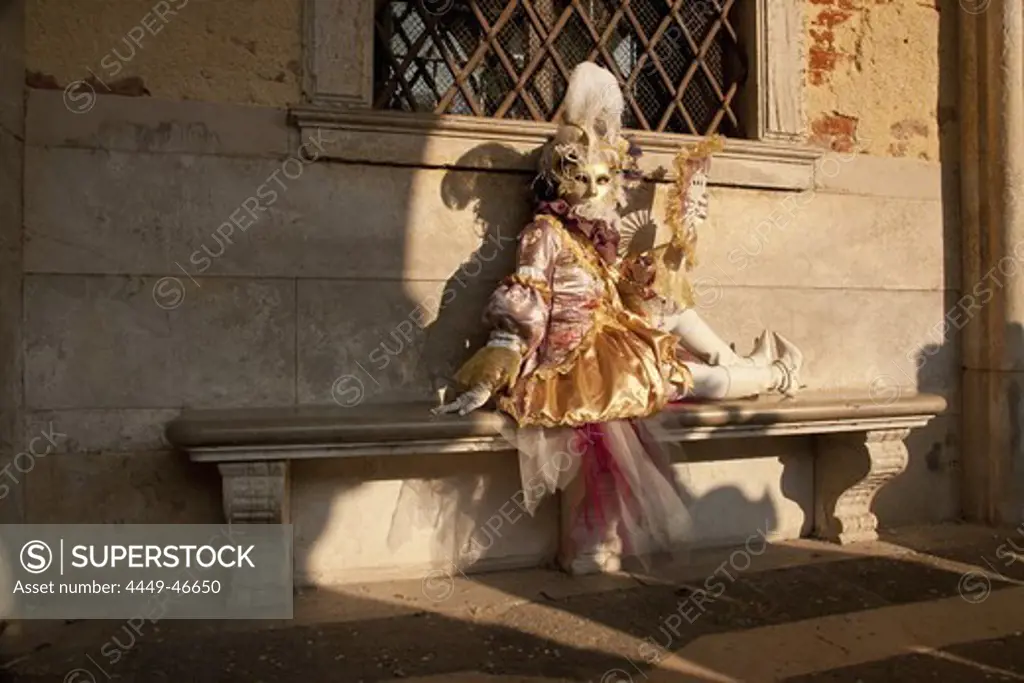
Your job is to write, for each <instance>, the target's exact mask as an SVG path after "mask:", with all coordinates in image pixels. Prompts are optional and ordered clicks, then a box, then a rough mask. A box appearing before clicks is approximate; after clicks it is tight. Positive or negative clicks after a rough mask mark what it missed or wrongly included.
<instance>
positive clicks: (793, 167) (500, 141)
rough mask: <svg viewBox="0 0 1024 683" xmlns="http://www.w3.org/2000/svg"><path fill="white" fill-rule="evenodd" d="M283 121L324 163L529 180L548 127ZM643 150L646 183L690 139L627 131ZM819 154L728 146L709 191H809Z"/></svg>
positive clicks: (426, 120)
mask: <svg viewBox="0 0 1024 683" xmlns="http://www.w3.org/2000/svg"><path fill="white" fill-rule="evenodd" d="M289 119H290V120H291V121H292V123H293V124H295V125H297V126H298V127H299V128H300V130H301V135H302V137H303V138H305V137H306V136H308V135H310V134H316V131H317V129H321V130H329V131H331V132H330V134H325V135H324V138H326V139H329V142H327V144H326V149H327V153H326V156H327V157H328V158H331V159H337V160H339V161H347V162H353V163H377V164H380V163H384V164H397V165H403V166H432V167H458V168H469V169H480V170H490V171H523V172H532V171H533V169H534V168H535V167H536V157H535V154H536V153H537V150H538V149H539V147H540V146H541V145H542V144H544V142H545V141H546V140H547V138H548V136H550V135H551V134H552V133H553V132H554V130H555V126H554V124H550V123H537V122H534V121H503V120H497V119H486V118H478V117H472V116H450V115H448V116H434V115H424V114H406V113H402V112H387V111H369V110H358V109H331V108H326V107H314V106H307V107H295V108H293V109H291V110H290V111H289ZM630 134H632V135H635V138H636V141H637V143H638V144H639V145H640V146H641V147H642V148H643V150H644V156H643V158H642V159H641V167H642V168H643V171H644V173H645V174H647V175H648V176H649V177H661V178H665V179H669V178H671V169H672V158H673V156H674V155H675V154H676V152H677V151H678V149H679V147H680V145H682V144H685V143H690V142H694V141H696V140H698V139H699V138H697V137H695V136H692V135H674V134H666V133H645V132H640V131H630ZM823 154H824V152H823V151H822V150H819V149H816V148H813V147H809V146H806V145H798V144H793V143H784V142H759V141H752V140H739V139H729V140H727V141H726V146H725V149H724V150H723V151H722V152H721V153H719V154H717V155H716V156H715V164H713V166H712V171H711V183H712V184H714V185H725V186H732V187H745V188H758V189H773V190H810V189H813V187H814V183H815V181H814V175H815V163H816V162H817V160H818V159H819V158H821V157H822V156H823Z"/></svg>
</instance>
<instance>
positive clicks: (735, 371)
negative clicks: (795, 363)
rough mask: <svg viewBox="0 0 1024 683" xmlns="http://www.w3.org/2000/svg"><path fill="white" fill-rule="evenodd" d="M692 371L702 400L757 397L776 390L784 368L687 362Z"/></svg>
mask: <svg viewBox="0 0 1024 683" xmlns="http://www.w3.org/2000/svg"><path fill="white" fill-rule="evenodd" d="M686 367H688V368H689V369H690V372H691V373H692V374H693V396H695V397H696V398H700V399H711V400H720V399H730V398H747V397H750V396H758V395H760V394H763V393H765V392H768V391H773V390H775V389H776V388H777V387H779V386H780V385H781V383H782V381H783V380H782V371H781V370H779V368H777V367H774V366H769V367H767V368H756V367H752V368H747V367H742V366H733V367H727V366H724V365H701V364H699V363H687V364H686Z"/></svg>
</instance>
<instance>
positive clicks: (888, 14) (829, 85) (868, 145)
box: [804, 0, 957, 161]
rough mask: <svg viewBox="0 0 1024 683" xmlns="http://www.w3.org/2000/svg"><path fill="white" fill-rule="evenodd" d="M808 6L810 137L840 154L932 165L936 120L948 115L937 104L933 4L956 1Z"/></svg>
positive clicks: (845, 1)
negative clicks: (858, 153)
mask: <svg viewBox="0 0 1024 683" xmlns="http://www.w3.org/2000/svg"><path fill="white" fill-rule="evenodd" d="M806 2H807V10H806V13H805V15H804V16H805V21H806V24H807V36H808V69H807V112H808V121H809V125H810V133H811V136H812V139H813V140H814V141H815V142H816V143H818V144H821V145H823V146H830V147H832V148H833V149H837V150H841V151H846V150H849V149H856V150H858V151H864V152H867V153H869V154H874V155H879V156H894V157H911V158H917V159H926V160H929V161H938V160H939V122H940V119H944V118H946V117H947V116H948V111H947V110H946V109H945V108H943V109H941V110H940V105H939V102H940V92H939V87H940V49H939V48H940V41H939V34H940V23H939V22H940V16H941V15H940V7H939V6H940V4H941V5H942V9H944V10H945V11H947V12H952V11H955V10H956V9H957V8H956V4H955V3H943V2H942V1H941V0H930V1H928V2H921V1H920V0H806ZM948 19H951V18H948ZM944 47H945V48H947V49H948V47H950V46H946V45H944Z"/></svg>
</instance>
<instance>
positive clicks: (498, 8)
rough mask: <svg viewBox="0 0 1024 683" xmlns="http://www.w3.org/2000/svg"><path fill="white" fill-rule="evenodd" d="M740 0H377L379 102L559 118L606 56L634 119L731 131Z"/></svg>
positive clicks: (639, 124)
mask: <svg viewBox="0 0 1024 683" xmlns="http://www.w3.org/2000/svg"><path fill="white" fill-rule="evenodd" d="M737 5H738V0H624V1H622V2H615V1H613V0H380V1H379V2H378V4H377V10H376V16H375V24H376V41H375V65H374V68H375V73H374V77H375V78H374V86H375V92H374V106H375V107H376V108H378V109H397V110H402V111H410V112H430V113H435V114H463V115H470V116H486V117H494V118H499V119H525V120H532V121H552V120H555V119H556V118H557V117H558V115H559V114H560V105H561V102H562V99H563V97H564V95H565V88H566V86H567V84H568V79H569V74H570V73H571V71H572V69H573V67H575V66H576V65H577V64H579V63H580V62H582V61H593V62H597V63H598V64H600V65H602V66H604V67H606V68H608V69H609V70H610V71H611V72H612V73H613V74H615V76H616V78H617V79H618V80H619V83H620V84H621V85H622V87H623V92H624V94H625V95H626V115H625V124H626V126H627V127H629V128H633V129H639V130H650V131H657V132H669V133H689V134H694V135H707V134H710V133H714V132H718V133H722V134H724V135H731V136H735V135H738V131H739V130H740V125H739V120H738V119H737V116H736V113H735V112H734V99H735V97H736V95H737V93H738V90H739V88H740V86H741V85H742V84H743V82H744V81H745V80H746V71H747V69H746V64H745V60H744V58H743V51H742V50H741V49H740V44H739V38H738V36H737V32H736V29H735V27H734V23H735V17H734V16H733V15H734V14H735V10H736V6H737Z"/></svg>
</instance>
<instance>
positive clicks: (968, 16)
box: [957, 0, 1024, 524]
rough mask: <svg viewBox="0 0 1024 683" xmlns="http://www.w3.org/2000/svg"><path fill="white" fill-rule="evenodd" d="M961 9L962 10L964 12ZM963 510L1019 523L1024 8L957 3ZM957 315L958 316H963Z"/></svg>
mask: <svg viewBox="0 0 1024 683" xmlns="http://www.w3.org/2000/svg"><path fill="white" fill-rule="evenodd" d="M965 5H966V8H965ZM957 10H958V12H957V17H958V20H959V22H960V55H959V64H960V69H961V72H960V106H959V107H958V111H959V116H960V135H961V139H960V145H961V147H960V152H961V159H960V161H961V165H960V171H961V209H960V210H961V223H962V230H963V270H962V272H963V282H962V288H963V295H964V296H963V298H962V299H961V304H959V308H960V309H961V313H962V315H960V316H959V317H960V318H961V320H962V319H963V318H965V317H966V318H967V320H968V321H967V323H966V325H964V327H963V353H964V383H963V396H964V403H963V410H962V414H963V441H962V443H963V447H962V453H963V456H962V457H963V490H962V497H963V506H964V513H965V515H966V517H967V518H968V519H970V520H974V521H982V522H988V523H994V524H999V523H1017V522H1019V521H1021V520H1022V519H1024V495H1022V494H1024V485H1022V484H1024V438H1022V428H1024V3H1022V2H1021V0H992V1H991V2H990V3H981V2H970V3H963V2H961V3H959V6H958V7H957ZM963 314H965V315H963Z"/></svg>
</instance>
